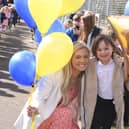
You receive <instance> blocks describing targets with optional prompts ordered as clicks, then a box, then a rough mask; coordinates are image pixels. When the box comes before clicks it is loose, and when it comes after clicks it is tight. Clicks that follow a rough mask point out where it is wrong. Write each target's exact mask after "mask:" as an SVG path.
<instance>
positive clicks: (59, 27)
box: [46, 20, 65, 35]
mask: <svg viewBox="0 0 129 129" xmlns="http://www.w3.org/2000/svg"><path fill="white" fill-rule="evenodd" d="M53 32H64V33H65V28H64V25H63V24H62V23H61V21H60V20H55V22H54V23H53V24H52V25H51V27H50V29H49V30H48V32H47V34H46V35H48V34H51V33H53Z"/></svg>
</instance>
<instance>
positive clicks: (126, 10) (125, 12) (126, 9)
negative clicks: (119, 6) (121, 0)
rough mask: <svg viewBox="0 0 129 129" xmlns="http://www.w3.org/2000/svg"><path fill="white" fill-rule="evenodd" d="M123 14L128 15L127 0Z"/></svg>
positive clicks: (128, 3)
mask: <svg viewBox="0 0 129 129" xmlns="http://www.w3.org/2000/svg"><path fill="white" fill-rule="evenodd" d="M124 14H125V15H129V1H128V2H127V3H126V5H125V8H124Z"/></svg>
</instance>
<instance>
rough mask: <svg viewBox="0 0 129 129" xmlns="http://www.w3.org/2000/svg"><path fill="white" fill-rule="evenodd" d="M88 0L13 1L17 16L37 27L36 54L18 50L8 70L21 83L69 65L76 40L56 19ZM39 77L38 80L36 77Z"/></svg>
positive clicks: (29, 83)
mask: <svg viewBox="0 0 129 129" xmlns="http://www.w3.org/2000/svg"><path fill="white" fill-rule="evenodd" d="M84 2H85V0H74V1H71V0H14V5H15V8H16V11H17V13H18V15H19V16H20V17H21V18H22V19H23V20H24V21H25V23H26V24H27V25H28V26H29V27H30V28H31V29H33V30H34V36H35V41H36V43H37V46H38V48H37V52H36V54H34V53H32V52H29V51H21V52H17V53H15V54H14V55H13V56H12V57H11V59H10V61H9V72H10V74H11V76H12V78H13V79H14V80H15V81H16V82H17V83H19V84H22V85H24V86H31V85H32V84H33V83H34V81H35V80H36V79H37V77H38V76H40V77H41V76H44V75H46V74H49V73H52V72H56V71H57V70H59V69H61V68H62V67H63V66H64V65H66V64H67V63H68V62H69V60H70V58H71V56H72V53H73V43H72V41H71V39H70V38H69V37H68V36H67V35H66V34H65V33H64V32H65V29H64V26H63V24H62V23H61V22H60V20H58V19H57V18H58V17H60V16H63V15H66V14H69V13H72V12H74V11H77V10H78V9H79V8H80V7H81V6H82V5H83V3H84ZM35 78H36V79H35Z"/></svg>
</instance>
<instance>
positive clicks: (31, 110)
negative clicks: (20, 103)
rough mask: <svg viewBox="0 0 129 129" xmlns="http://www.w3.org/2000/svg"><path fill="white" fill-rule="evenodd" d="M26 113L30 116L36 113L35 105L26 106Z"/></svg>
mask: <svg viewBox="0 0 129 129" xmlns="http://www.w3.org/2000/svg"><path fill="white" fill-rule="evenodd" d="M27 114H28V116H30V117H32V115H38V114H39V111H38V109H37V108H36V107H32V106H29V107H28V108H27Z"/></svg>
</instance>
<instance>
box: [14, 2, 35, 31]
mask: <svg viewBox="0 0 129 129" xmlns="http://www.w3.org/2000/svg"><path fill="white" fill-rule="evenodd" d="M14 5H15V8H16V11H17V13H18V15H19V16H20V17H21V18H22V19H23V20H24V21H25V22H26V24H27V25H28V26H29V27H30V28H36V23H35V21H34V20H33V18H32V16H31V14H30V11H29V8H28V0H14Z"/></svg>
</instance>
